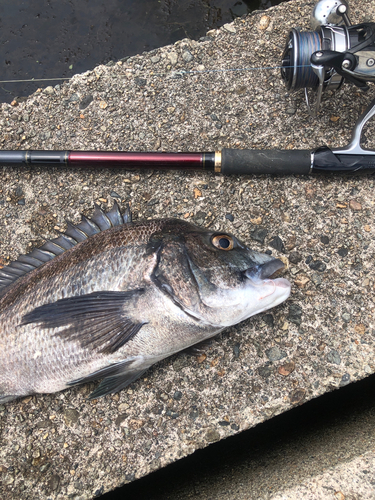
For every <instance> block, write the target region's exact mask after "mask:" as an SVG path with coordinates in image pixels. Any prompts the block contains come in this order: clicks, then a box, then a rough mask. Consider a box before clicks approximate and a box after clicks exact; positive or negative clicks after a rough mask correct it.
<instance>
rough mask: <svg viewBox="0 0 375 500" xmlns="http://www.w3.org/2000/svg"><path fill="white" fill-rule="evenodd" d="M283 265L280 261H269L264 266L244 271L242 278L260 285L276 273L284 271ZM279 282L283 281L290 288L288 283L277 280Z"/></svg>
mask: <svg viewBox="0 0 375 500" xmlns="http://www.w3.org/2000/svg"><path fill="white" fill-rule="evenodd" d="M284 267H285V264H284V263H283V262H282V261H281V260H280V259H271V260H269V261H267V262H265V263H264V264H257V265H256V266H253V267H250V268H249V269H246V271H244V273H243V274H244V276H245V277H246V278H247V279H249V280H251V281H252V282H254V283H256V284H257V283H260V282H261V281H263V280H267V279H272V277H273V276H274V275H275V274H276V273H277V272H278V271H281V270H282V269H284ZM279 280H282V281H285V282H286V283H288V285H289V286H290V283H289V281H287V280H285V279H283V278H279V279H278V281H279Z"/></svg>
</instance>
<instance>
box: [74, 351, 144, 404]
mask: <svg viewBox="0 0 375 500" xmlns="http://www.w3.org/2000/svg"><path fill="white" fill-rule="evenodd" d="M133 364H134V360H130V361H129V360H126V361H122V362H121V363H116V364H114V365H111V366H108V367H106V368H102V369H101V370H98V371H96V372H94V373H91V374H90V375H88V376H87V377H83V378H80V379H77V380H73V381H72V382H69V384H68V385H69V386H74V385H80V384H86V383H89V382H93V381H94V380H98V379H100V378H103V377H104V378H103V380H102V381H101V382H100V384H99V386H98V387H97V388H96V389H95V390H94V391H93V392H92V393H91V394H90V396H89V399H96V398H100V397H102V396H106V395H107V394H113V393H114V392H118V391H121V389H124V388H125V387H127V386H128V385H130V384H131V383H132V382H134V381H135V380H137V379H138V378H139V377H141V376H142V375H143V374H144V373H145V371H146V370H147V369H148V367H146V368H141V369H136V368H132V365H133Z"/></svg>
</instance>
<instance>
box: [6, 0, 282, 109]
mask: <svg viewBox="0 0 375 500" xmlns="http://www.w3.org/2000/svg"><path fill="white" fill-rule="evenodd" d="M281 1H282V0H190V1H189V0H59V1H56V0H25V1H20V0H2V1H1V2H0V57H1V58H0V65H1V76H0V80H2V81H3V80H25V79H32V78H34V79H41V78H59V77H70V76H72V75H74V74H75V73H82V72H84V71H87V70H88V69H91V68H93V67H95V66H97V65H98V64H103V63H104V64H105V63H107V62H109V61H110V60H119V59H122V58H124V57H125V56H129V55H134V54H138V53H141V52H143V51H145V50H151V49H154V48H156V47H160V46H163V45H167V44H170V43H174V42H175V41H177V40H179V39H181V38H186V37H189V38H193V39H198V38H199V37H200V36H203V35H204V34H205V33H206V31H207V30H208V29H211V28H214V27H219V26H222V25H223V24H225V23H227V22H230V21H232V20H233V19H234V18H235V17H238V16H242V15H243V14H246V13H248V12H251V11H253V10H256V9H265V8H268V7H271V6H272V5H277V4H279V3H281ZM58 83H60V82H59V81H47V82H23V83H0V102H4V101H6V102H10V101H12V100H13V99H14V98H15V97H24V96H27V95H29V94H31V93H32V92H34V91H35V90H36V89H37V88H39V87H43V86H47V85H56V84H58Z"/></svg>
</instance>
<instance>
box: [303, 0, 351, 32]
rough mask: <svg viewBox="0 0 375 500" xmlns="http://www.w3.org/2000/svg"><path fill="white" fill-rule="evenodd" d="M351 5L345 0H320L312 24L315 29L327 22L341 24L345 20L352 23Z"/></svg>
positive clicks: (312, 15) (313, 12)
mask: <svg viewBox="0 0 375 500" xmlns="http://www.w3.org/2000/svg"><path fill="white" fill-rule="evenodd" d="M348 13H349V5H348V3H347V2H346V1H345V0H320V1H319V2H318V3H317V4H316V5H315V7H314V9H313V11H312V14H311V17H310V24H311V27H312V29H313V30H316V29H317V28H319V27H320V26H322V25H325V24H334V25H336V26H337V25H339V24H342V23H343V22H345V24H347V25H348V24H350V21H349V18H348Z"/></svg>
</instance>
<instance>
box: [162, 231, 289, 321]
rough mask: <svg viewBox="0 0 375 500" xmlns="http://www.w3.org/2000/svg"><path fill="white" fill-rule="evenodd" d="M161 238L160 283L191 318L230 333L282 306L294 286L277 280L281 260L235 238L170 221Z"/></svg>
mask: <svg viewBox="0 0 375 500" xmlns="http://www.w3.org/2000/svg"><path fill="white" fill-rule="evenodd" d="M169 222H170V224H169V225H167V226H166V227H165V228H164V229H163V230H162V231H161V232H160V233H159V234H158V235H155V236H156V240H157V241H159V261H158V265H157V268H156V269H155V270H154V280H155V283H157V284H158V286H160V287H161V288H162V289H163V290H164V291H165V292H166V293H168V294H169V295H170V296H171V297H172V298H173V300H174V301H175V302H176V303H177V304H178V305H179V306H180V307H181V308H183V309H184V310H185V311H186V312H187V313H188V314H190V315H192V316H194V317H196V318H197V319H199V320H200V321H203V322H206V323H209V324H211V325H215V326H217V327H222V328H225V327H227V326H231V325H234V324H236V323H239V322H240V321H243V320H245V319H247V318H249V317H250V316H253V315H254V314H258V313H260V312H263V311H266V310H267V309H270V308H272V307H275V306H277V305H278V304H280V303H281V302H283V301H284V300H286V299H287V298H288V297H289V294H290V289H291V285H290V283H289V281H287V280H286V279H284V278H274V277H273V276H274V275H275V273H277V272H280V271H281V270H282V269H283V268H284V264H283V262H282V261H281V260H280V259H276V258H274V257H272V256H270V255H267V254H264V253H259V252H255V251H253V250H251V249H250V248H248V247H247V246H246V245H245V244H244V243H242V242H241V241H240V240H239V239H238V238H236V237H235V236H234V235H232V234H230V233H226V232H214V231H209V230H206V229H202V228H199V227H196V226H194V225H192V224H189V223H187V222H184V221H175V222H173V221H169Z"/></svg>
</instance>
